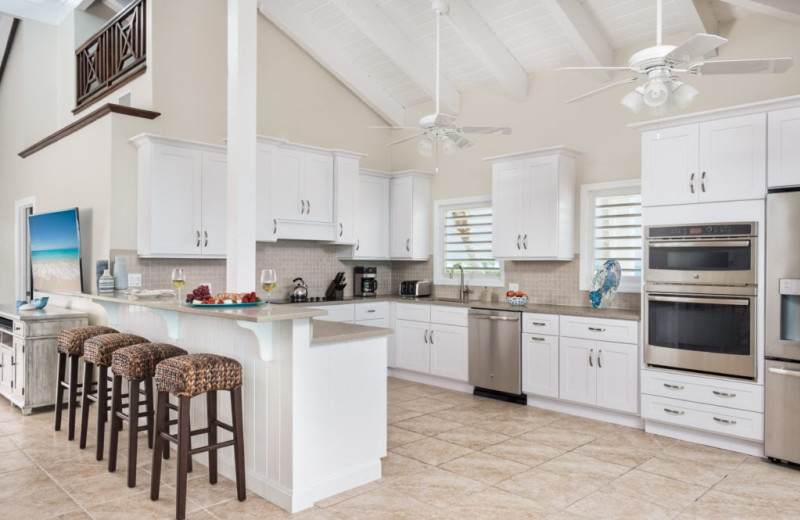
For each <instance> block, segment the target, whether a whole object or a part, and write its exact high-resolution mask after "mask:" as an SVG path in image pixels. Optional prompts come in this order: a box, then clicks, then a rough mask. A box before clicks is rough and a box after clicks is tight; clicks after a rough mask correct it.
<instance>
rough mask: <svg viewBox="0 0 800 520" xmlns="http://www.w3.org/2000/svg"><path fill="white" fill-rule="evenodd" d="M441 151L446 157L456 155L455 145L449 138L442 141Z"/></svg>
mask: <svg viewBox="0 0 800 520" xmlns="http://www.w3.org/2000/svg"><path fill="white" fill-rule="evenodd" d="M442 151H443V152H444V153H446V154H448V155H452V154H454V153H456V143H455V142H454V141H453V140H452V139H451V138H450V137H445V138H444V139H442Z"/></svg>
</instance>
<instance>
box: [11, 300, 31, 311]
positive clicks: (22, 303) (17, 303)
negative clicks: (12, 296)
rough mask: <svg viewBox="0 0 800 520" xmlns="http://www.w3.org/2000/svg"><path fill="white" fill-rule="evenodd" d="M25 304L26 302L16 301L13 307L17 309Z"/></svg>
mask: <svg viewBox="0 0 800 520" xmlns="http://www.w3.org/2000/svg"><path fill="white" fill-rule="evenodd" d="M26 303H28V302H27V301H25V300H17V301H16V302H14V305H15V306H16V307H17V309H19V306H20V305H25V304H26Z"/></svg>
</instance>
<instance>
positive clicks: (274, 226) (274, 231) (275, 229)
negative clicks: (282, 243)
mask: <svg viewBox="0 0 800 520" xmlns="http://www.w3.org/2000/svg"><path fill="white" fill-rule="evenodd" d="M277 233H278V219H276V218H274V219H272V234H273V235H275V234H277Z"/></svg>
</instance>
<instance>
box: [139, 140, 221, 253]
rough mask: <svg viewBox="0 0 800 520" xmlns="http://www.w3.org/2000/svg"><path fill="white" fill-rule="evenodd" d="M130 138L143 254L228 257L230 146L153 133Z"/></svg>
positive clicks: (140, 244) (140, 242) (140, 249)
mask: <svg viewBox="0 0 800 520" xmlns="http://www.w3.org/2000/svg"><path fill="white" fill-rule="evenodd" d="M131 141H132V142H133V143H134V144H135V145H136V146H137V147H138V201H137V203H138V210H137V222H138V226H137V233H138V241H137V249H138V253H139V255H140V256H144V257H167V258H168V257H177V258H193V257H198V258H203V257H206V258H224V256H225V250H226V234H227V214H226V206H227V197H226V192H227V185H226V177H227V175H226V171H227V157H226V154H225V149H224V148H223V147H219V146H212V145H208V144H204V143H195V142H190V141H181V140H178V139H171V138H165V137H159V136H154V135H149V134H140V135H138V136H135V137H133V138H132V139H131Z"/></svg>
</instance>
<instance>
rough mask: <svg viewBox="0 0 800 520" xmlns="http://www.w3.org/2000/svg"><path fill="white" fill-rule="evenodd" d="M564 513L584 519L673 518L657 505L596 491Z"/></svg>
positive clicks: (667, 510)
mask: <svg viewBox="0 0 800 520" xmlns="http://www.w3.org/2000/svg"><path fill="white" fill-rule="evenodd" d="M566 511H567V512H569V513H573V514H575V515H578V516H580V517H584V518H598V519H599V518H608V519H614V520H616V519H624V518H635V519H637V520H670V519H671V518H672V517H673V516H674V513H673V512H672V511H670V510H669V509H667V508H665V507H662V506H659V505H657V504H653V503H651V502H647V501H645V500H641V499H639V498H636V497H632V496H628V495H621V494H619V493H605V492H603V491H596V492H594V493H592V494H591V495H589V496H587V497H584V498H582V499H580V500H578V501H577V502H575V503H574V504H572V505H571V506H569V507H568V508H567V509H566Z"/></svg>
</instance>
